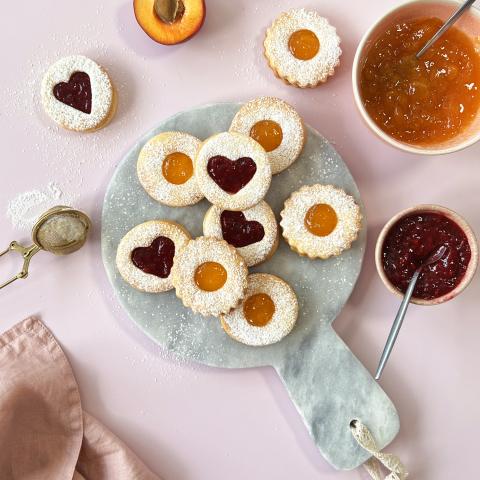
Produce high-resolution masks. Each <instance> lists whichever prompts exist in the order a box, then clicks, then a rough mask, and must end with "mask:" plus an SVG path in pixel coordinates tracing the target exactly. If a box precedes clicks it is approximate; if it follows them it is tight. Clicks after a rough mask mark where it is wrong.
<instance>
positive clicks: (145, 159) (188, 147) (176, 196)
mask: <svg viewBox="0 0 480 480" xmlns="http://www.w3.org/2000/svg"><path fill="white" fill-rule="evenodd" d="M201 143H202V142H201V141H200V140H199V139H198V138H196V137H194V136H193V135H189V134H188V133H183V132H163V133H160V134H158V135H156V136H155V137H153V138H151V139H150V140H149V141H148V142H147V143H146V144H145V145H144V146H143V148H142V150H141V151H140V154H139V156H138V162H137V175H138V179H139V180H140V183H141V184H142V186H143V188H144V189H145V191H146V192H147V193H148V194H149V195H150V196H151V197H152V198H153V199H155V200H156V201H157V202H160V203H162V204H164V205H168V206H170V207H184V206H187V205H193V204H195V203H197V202H199V201H200V200H201V199H202V198H203V194H202V192H201V191H200V189H199V188H198V185H197V181H196V179H195V176H194V161H195V157H196V155H197V152H198V150H199V148H200V145H201Z"/></svg>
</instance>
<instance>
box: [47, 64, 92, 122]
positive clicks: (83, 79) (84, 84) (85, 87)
mask: <svg viewBox="0 0 480 480" xmlns="http://www.w3.org/2000/svg"><path fill="white" fill-rule="evenodd" d="M53 95H54V96H55V98H56V99H57V100H58V101H60V102H62V103H64V104H65V105H68V106H70V107H72V108H75V109H76V110H80V111H81V112H83V113H91V112H92V87H91V85H90V77H89V76H88V74H87V73H85V72H75V73H73V74H72V75H71V77H70V80H69V81H68V82H61V83H57V84H56V85H55V86H54V87H53Z"/></svg>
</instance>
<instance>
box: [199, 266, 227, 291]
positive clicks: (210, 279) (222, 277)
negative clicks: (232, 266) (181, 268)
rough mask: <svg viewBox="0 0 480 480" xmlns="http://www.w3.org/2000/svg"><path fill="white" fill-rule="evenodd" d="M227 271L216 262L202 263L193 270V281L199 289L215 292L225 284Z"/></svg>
mask: <svg viewBox="0 0 480 480" xmlns="http://www.w3.org/2000/svg"><path fill="white" fill-rule="evenodd" d="M226 281H227V271H226V270H225V268H224V267H223V266H222V265H220V264H219V263H217V262H205V263H202V264H201V265H200V266H199V267H198V268H197V269H196V270H195V283H196V284H197V287H198V288H199V289H200V290H203V291H205V292H215V291H216V290H219V289H220V288H222V287H223V286H224V285H225V282H226Z"/></svg>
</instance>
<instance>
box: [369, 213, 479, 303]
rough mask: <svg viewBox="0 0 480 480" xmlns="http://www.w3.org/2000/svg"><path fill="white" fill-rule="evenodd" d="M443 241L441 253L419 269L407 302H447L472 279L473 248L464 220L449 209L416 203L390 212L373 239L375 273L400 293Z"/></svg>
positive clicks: (475, 256) (475, 252)
mask: <svg viewBox="0 0 480 480" xmlns="http://www.w3.org/2000/svg"><path fill="white" fill-rule="evenodd" d="M442 245H444V246H445V247H446V248H447V250H446V252H445V254H444V256H443V257H442V258H441V259H440V260H439V261H437V262H435V263H433V264H431V265H429V266H426V267H424V268H423V269H422V271H421V273H420V276H419V278H418V281H417V284H416V286H415V290H414V291H413V297H412V300H411V301H412V303H416V304H419V305H437V304H439V303H443V302H446V301H448V300H451V299H452V298H454V297H456V296H457V295H458V294H459V293H460V292H462V291H463V290H464V289H465V288H466V287H467V285H468V284H469V283H470V281H471V280H472V278H473V276H474V274H475V271H476V268H477V264H478V246H477V241H476V238H475V234H474V233H473V231H472V229H471V228H470V226H469V225H468V223H467V222H466V221H465V220H464V219H463V218H462V217H460V215H458V214H457V213H455V212H453V211H452V210H449V209H448V208H445V207H441V206H439V205H419V206H416V207H412V208H409V209H407V210H404V211H402V212H400V213H398V214H397V215H395V216H394V217H393V218H392V219H391V220H390V221H389V222H388V223H387V224H386V225H385V226H384V227H383V229H382V231H381V232H380V235H379V237H378V240H377V245H376V249H375V263H376V266H377V271H378V274H379V275H380V278H381V279H382V281H383V283H384V284H385V286H386V287H387V288H388V289H389V290H390V291H391V292H393V293H395V294H397V295H403V294H404V293H405V291H406V289H407V286H408V284H409V282H410V280H411V278H412V276H413V273H414V272H415V270H416V269H417V268H418V267H419V266H420V265H422V263H423V262H424V260H425V259H426V258H427V257H428V256H429V255H431V254H432V253H433V252H434V251H436V250H438V248H440V247H441V246H442Z"/></svg>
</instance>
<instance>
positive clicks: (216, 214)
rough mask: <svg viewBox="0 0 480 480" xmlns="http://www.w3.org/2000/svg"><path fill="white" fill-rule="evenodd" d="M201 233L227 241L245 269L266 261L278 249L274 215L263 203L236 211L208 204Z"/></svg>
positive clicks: (266, 204) (265, 203)
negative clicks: (243, 261)
mask: <svg viewBox="0 0 480 480" xmlns="http://www.w3.org/2000/svg"><path fill="white" fill-rule="evenodd" d="M203 234H204V235H205V236H207V237H215V238H220V239H223V240H225V241H227V242H228V243H229V244H230V245H232V246H233V247H235V248H236V249H237V251H238V253H239V254H240V255H241V256H242V257H243V259H244V260H245V263H246V264H247V266H249V267H253V266H254V265H258V264H259V263H262V262H264V261H265V260H268V259H269V258H270V257H271V256H272V255H273V254H274V253H275V251H276V250H277V247H278V226H277V221H276V219H275V214H274V213H273V211H272V209H271V208H270V206H269V205H268V203H267V202H265V201H263V200H262V201H261V202H259V203H258V204H257V205H255V206H254V207H252V208H249V209H247V210H242V211H238V212H235V211H232V210H224V209H222V208H220V207H217V206H216V205H212V206H211V207H210V208H209V209H208V210H207V213H206V214H205V218H204V219H203Z"/></svg>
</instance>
